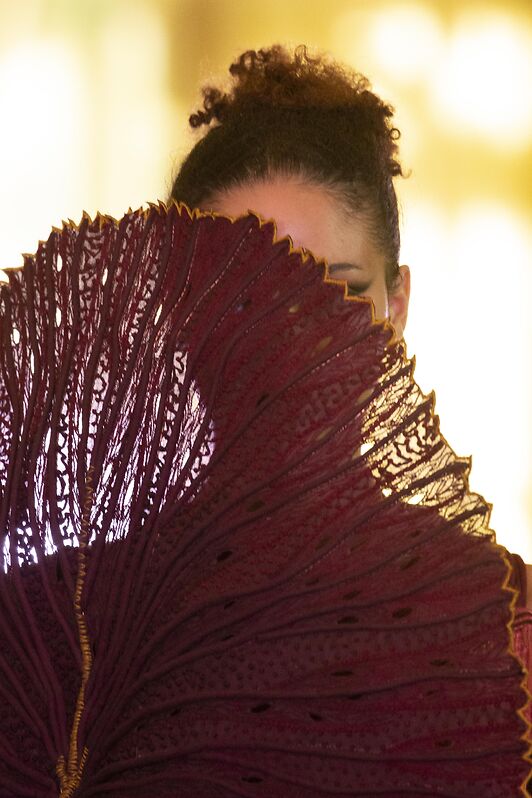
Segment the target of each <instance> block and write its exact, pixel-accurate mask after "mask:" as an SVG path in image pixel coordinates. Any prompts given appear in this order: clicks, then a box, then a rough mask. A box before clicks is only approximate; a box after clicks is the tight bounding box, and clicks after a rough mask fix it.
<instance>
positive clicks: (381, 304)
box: [365, 281, 390, 321]
mask: <svg viewBox="0 0 532 798" xmlns="http://www.w3.org/2000/svg"><path fill="white" fill-rule="evenodd" d="M365 295H366V296H368V297H370V299H372V300H373V304H374V305H375V315H376V317H377V319H379V320H381V321H382V320H383V319H387V318H389V316H390V307H389V303H388V291H387V289H386V284H385V282H384V281H382V283H381V281H378V282H374V283H373V285H371V286H370V288H369V289H368V290H367V292H366V294H365Z"/></svg>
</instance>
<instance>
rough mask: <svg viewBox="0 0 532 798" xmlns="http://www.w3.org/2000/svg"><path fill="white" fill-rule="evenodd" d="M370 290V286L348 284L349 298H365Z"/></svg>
mask: <svg viewBox="0 0 532 798" xmlns="http://www.w3.org/2000/svg"><path fill="white" fill-rule="evenodd" d="M368 288H369V284H367V285H353V283H347V295H348V296H363V295H364V294H366V293H367V291H368Z"/></svg>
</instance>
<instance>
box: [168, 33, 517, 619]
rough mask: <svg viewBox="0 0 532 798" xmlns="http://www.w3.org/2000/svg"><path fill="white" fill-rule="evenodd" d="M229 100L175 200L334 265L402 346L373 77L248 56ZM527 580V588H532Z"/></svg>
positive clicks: (392, 148)
mask: <svg viewBox="0 0 532 798" xmlns="http://www.w3.org/2000/svg"><path fill="white" fill-rule="evenodd" d="M229 71H230V73H231V75H232V77H233V85H232V86H231V88H230V89H229V91H228V92H227V93H224V92H223V91H222V90H221V89H218V88H215V87H207V88H205V89H204V91H203V95H204V106H203V109H202V110H200V111H198V112H197V113H195V114H193V115H192V116H191V117H190V124H191V126H192V127H193V128H199V127H201V126H202V125H206V126H207V127H208V130H207V132H206V133H205V135H204V137H203V138H201V139H200V140H199V141H198V142H197V144H196V146H195V147H194V148H193V149H192V151H191V152H190V153H189V155H188V156H187V157H186V158H185V160H184V162H183V164H182V166H181V168H180V171H179V173H178V175H177V176H176V178H175V181H174V185H173V188H172V192H171V198H172V199H174V200H177V201H180V202H184V203H186V204H188V205H189V207H201V208H202V209H203V210H207V211H214V212H216V213H220V214H225V215H228V216H232V217H234V216H239V215H241V214H245V213H246V212H247V211H248V210H253V211H255V212H257V213H258V214H259V215H260V216H262V217H263V218H265V219H274V220H275V223H276V230H277V234H278V236H279V237H282V236H286V235H289V236H290V238H291V239H292V241H293V243H294V246H295V247H298V248H302V249H308V250H310V251H312V252H313V253H314V254H315V255H318V256H320V257H323V258H325V259H326V260H327V262H328V264H329V271H330V273H331V275H332V276H334V277H335V278H338V279H341V280H346V281H347V284H348V288H349V291H350V292H351V293H354V294H357V295H359V296H365V297H369V298H371V299H372V300H373V303H374V307H375V314H376V317H377V318H378V319H389V321H391V323H392V324H393V326H394V328H395V331H396V334H397V336H398V337H399V338H402V337H403V333H404V329H405V325H406V320H407V314H408V302H409V296H410V272H409V268H408V266H404V265H403V266H399V243H400V234H399V214H398V205H397V197H396V194H395V189H394V185H393V178H395V177H397V176H399V175H401V174H402V171H401V166H400V163H399V160H398V146H397V139H398V138H399V131H398V130H397V128H395V127H394V126H393V124H392V115H393V109H392V108H391V107H390V106H389V105H386V104H385V103H384V102H382V100H380V99H379V98H378V97H377V96H376V95H375V94H373V93H372V92H371V91H370V88H369V83H368V81H367V79H366V78H365V77H363V76H362V75H359V74H356V73H354V72H351V71H350V70H348V69H347V68H344V67H341V66H339V65H337V64H334V63H332V62H330V61H328V60H326V59H322V58H313V57H312V56H310V55H309V53H308V52H307V50H306V48H305V47H300V48H298V49H296V50H295V52H294V54H293V56H292V55H291V54H290V53H289V52H287V51H285V50H284V49H283V48H281V47H279V46H274V47H272V48H270V49H264V50H259V51H258V52H255V51H248V52H245V53H243V54H242V55H241V56H240V58H239V59H238V60H237V61H235V63H233V64H232V65H231V67H230V70H229ZM511 560H512V563H513V583H514V585H515V587H516V588H517V590H518V591H519V598H518V606H519V607H523V608H524V607H525V606H526V607H527V608H528V609H529V610H532V565H527V566H525V564H524V563H523V561H522V559H521V558H520V557H519V556H518V555H511ZM527 576H528V578H527Z"/></svg>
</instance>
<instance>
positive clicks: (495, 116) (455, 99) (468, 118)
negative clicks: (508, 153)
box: [431, 12, 532, 148]
mask: <svg viewBox="0 0 532 798" xmlns="http://www.w3.org/2000/svg"><path fill="white" fill-rule="evenodd" d="M431 96H432V98H433V100H434V103H435V113H436V114H438V118H442V119H443V120H447V125H448V126H449V127H451V126H457V132H459V134H460V135H464V133H469V134H471V135H477V136H480V137H482V138H483V139H487V140H488V141H489V142H490V144H492V145H493V146H495V147H500V148H504V147H508V146H513V147H526V146H527V145H529V144H530V137H531V135H532V25H531V24H530V23H529V24H523V23H522V21H520V20H519V19H518V18H517V17H512V16H510V15H508V14H504V13H502V12H499V13H491V14H489V15H488V14H480V15H479V14H478V13H476V14H472V13H470V14H468V15H466V16H464V18H459V19H458V20H457V23H456V28H455V30H454V32H453V34H452V37H451V40H450V42H449V49H448V53H447V56H446V58H445V59H444V60H442V62H441V64H440V70H439V75H438V78H437V80H436V82H435V86H434V91H433V93H432V95H431Z"/></svg>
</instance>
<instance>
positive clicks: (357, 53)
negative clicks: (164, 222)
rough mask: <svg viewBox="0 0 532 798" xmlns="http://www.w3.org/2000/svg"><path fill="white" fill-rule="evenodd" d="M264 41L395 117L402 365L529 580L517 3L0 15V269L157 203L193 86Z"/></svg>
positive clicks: (239, 2)
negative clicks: (412, 358) (339, 78)
mask: <svg viewBox="0 0 532 798" xmlns="http://www.w3.org/2000/svg"><path fill="white" fill-rule="evenodd" d="M273 42H283V43H286V44H289V45H296V44H300V43H306V44H308V45H310V46H312V47H316V48H318V49H322V50H327V51H329V52H330V53H332V54H333V55H334V56H335V57H336V58H337V59H338V60H342V61H345V62H347V63H349V64H350V65H351V66H353V67H355V68H356V69H357V70H359V71H361V72H363V73H365V74H367V75H368V77H369V78H370V80H371V81H372V84H373V86H374V88H375V90H376V91H377V92H378V93H379V94H380V95H381V96H382V97H383V98H384V99H386V100H387V101H389V102H391V103H392V104H393V105H394V106H395V108H396V110H397V115H396V124H397V126H398V127H399V128H400V130H401V132H402V139H401V145H402V161H403V164H404V166H405V168H406V169H407V170H410V171H411V174H410V176H409V177H408V179H406V180H402V181H400V182H399V185H398V189H399V193H400V198H401V204H402V209H403V256H402V261H403V262H405V263H409V264H410V267H411V269H412V283H413V287H412V304H411V311H410V318H409V324H408V328H407V336H406V337H407V342H408V350H409V354H410V355H413V354H415V355H416V357H417V369H416V376H417V379H418V382H420V384H421V386H422V387H423V388H424V390H427V391H428V390H430V389H432V388H435V390H436V394H437V411H438V413H439V415H440V417H441V419H442V429H443V431H444V433H445V435H446V437H447V438H448V440H449V442H450V443H451V445H452V446H453V447H454V448H455V450H456V451H457V452H458V453H459V454H468V453H473V455H474V461H473V471H472V477H471V485H472V488H473V489H475V490H478V491H479V492H481V493H483V494H484V495H485V496H486V498H487V499H488V500H490V501H492V502H493V503H494V510H493V515H492V526H493V527H494V529H495V530H496V531H497V536H498V540H499V542H501V543H503V544H504V545H506V546H507V547H508V548H510V549H511V550H513V551H517V552H519V553H520V554H521V555H522V556H524V557H525V559H527V560H528V562H532V312H531V311H530V308H529V305H530V303H531V301H532V262H531V261H532V258H531V255H532V225H531V217H530V211H531V208H532V190H531V186H532V179H531V178H532V5H531V3H530V2H529V0H521V2H518V0H505V2H499V0H493V2H489V3H488V2H473V1H471V0H424V1H421V0H420V1H419V2H415V1H414V2H402V0H388V2H381V0H127V1H126V0H19V2H18V3H13V2H12V0H0V112H1V124H0V176H1V190H0V219H1V222H0V224H1V227H0V268H7V267H10V266H18V265H20V262H21V259H20V253H21V252H24V251H28V252H34V251H35V249H36V244H37V241H38V239H42V238H46V237H47V236H48V234H49V232H50V228H51V226H52V225H60V224H61V220H62V219H66V218H72V219H74V220H75V221H79V219H80V217H81V212H82V210H87V211H89V212H90V213H91V214H93V213H95V212H96V210H101V211H102V212H106V213H110V214H112V215H114V216H121V215H122V214H123V213H124V212H125V211H126V210H127V208H128V207H129V206H131V207H133V208H135V207H137V206H139V205H141V204H143V203H145V202H147V201H148V200H155V199H158V198H162V199H164V198H166V196H167V194H168V192H169V188H170V185H171V182H172V175H173V172H174V171H175V168H176V166H177V164H178V163H179V160H180V158H181V157H182V155H183V154H184V153H185V152H186V151H187V150H188V149H189V147H190V145H191V143H192V141H193V138H192V136H191V135H190V134H189V133H188V131H187V119H188V114H189V113H190V112H191V111H193V110H195V108H196V107H197V106H198V104H199V86H200V85H201V84H202V83H203V82H205V81H206V80H209V79H210V78H211V77H215V78H217V77H219V76H224V75H226V74H227V72H226V70H227V67H228V66H229V64H230V63H231V61H232V60H234V58H235V57H236V56H237V55H239V53H240V52H242V51H243V50H245V49H249V48H254V47H260V46H267V45H269V44H271V43H273Z"/></svg>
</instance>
